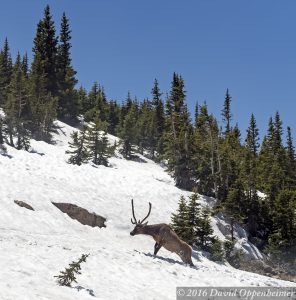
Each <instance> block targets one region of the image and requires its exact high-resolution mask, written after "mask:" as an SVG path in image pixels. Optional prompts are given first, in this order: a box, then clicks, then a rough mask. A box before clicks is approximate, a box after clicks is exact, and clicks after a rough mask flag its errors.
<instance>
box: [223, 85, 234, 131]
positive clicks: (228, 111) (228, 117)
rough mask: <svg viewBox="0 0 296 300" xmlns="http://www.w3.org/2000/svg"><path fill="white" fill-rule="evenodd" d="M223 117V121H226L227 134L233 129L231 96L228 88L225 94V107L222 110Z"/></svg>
mask: <svg viewBox="0 0 296 300" xmlns="http://www.w3.org/2000/svg"><path fill="white" fill-rule="evenodd" d="M222 118H223V121H224V122H225V134H228V133H229V132H230V130H231V124H230V123H231V119H232V115H231V96H230V94H229V90H228V89H227V90H226V94H225V100H224V107H223V110H222Z"/></svg>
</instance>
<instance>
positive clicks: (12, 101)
mask: <svg viewBox="0 0 296 300" xmlns="http://www.w3.org/2000/svg"><path fill="white" fill-rule="evenodd" d="M4 111H5V114H6V117H5V123H6V130H7V135H8V137H9V144H10V145H11V146H14V141H13V136H14V135H16V136H17V149H23V148H24V149H25V150H28V149H29V147H30V139H29V132H28V130H27V127H26V125H27V124H28V121H29V119H28V118H29V91H28V81H27V78H26V76H25V74H24V72H23V69H22V63H21V56H20V54H19V53H18V54H17V58H16V62H15V65H14V67H13V73H12V78H11V82H10V85H9V91H8V98H7V102H6V105H5V108H4Z"/></svg>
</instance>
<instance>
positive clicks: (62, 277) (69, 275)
mask: <svg viewBox="0 0 296 300" xmlns="http://www.w3.org/2000/svg"><path fill="white" fill-rule="evenodd" d="M88 256H89V254H82V255H81V257H80V258H79V260H78V261H77V262H75V261H73V262H72V263H71V264H69V267H68V268H65V271H61V272H60V274H59V275H57V276H54V277H56V278H57V282H58V284H59V285H62V286H69V287H70V286H71V284H72V282H76V283H77V281H76V274H78V275H79V274H81V272H80V270H81V266H80V264H81V263H82V262H85V261H86V259H87V257H88Z"/></svg>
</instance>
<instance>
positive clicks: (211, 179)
mask: <svg viewBox="0 0 296 300" xmlns="http://www.w3.org/2000/svg"><path fill="white" fill-rule="evenodd" d="M193 145H194V152H193V156H192V159H193V162H194V178H195V181H196V182H198V190H199V192H200V193H203V194H205V195H208V196H214V197H216V198H217V199H218V187H219V177H220V174H219V173H220V164H219V161H220V158H219V157H220V156H219V155H220V154H219V129H218V123H217V120H216V119H215V118H214V116H213V115H210V114H209V112H208V108H207V104H206V103H204V104H203V105H201V106H200V107H199V114H198V117H197V120H196V127H195V130H194V139H193Z"/></svg>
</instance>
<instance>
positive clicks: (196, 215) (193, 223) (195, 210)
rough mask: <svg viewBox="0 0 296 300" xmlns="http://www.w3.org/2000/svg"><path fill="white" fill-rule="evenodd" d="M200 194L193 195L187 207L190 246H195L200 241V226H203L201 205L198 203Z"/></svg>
mask: <svg viewBox="0 0 296 300" xmlns="http://www.w3.org/2000/svg"><path fill="white" fill-rule="evenodd" d="M198 197H199V196H198V194H197V193H193V194H192V195H191V196H190V197H189V202H188V205H187V214H188V216H187V226H188V228H187V231H186V232H187V234H188V237H187V242H188V243H189V245H194V244H195V243H196V242H197V239H198V232H199V226H200V224H201V218H200V203H198Z"/></svg>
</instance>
